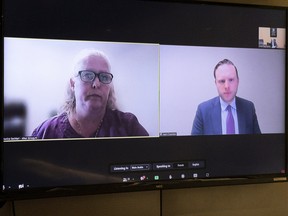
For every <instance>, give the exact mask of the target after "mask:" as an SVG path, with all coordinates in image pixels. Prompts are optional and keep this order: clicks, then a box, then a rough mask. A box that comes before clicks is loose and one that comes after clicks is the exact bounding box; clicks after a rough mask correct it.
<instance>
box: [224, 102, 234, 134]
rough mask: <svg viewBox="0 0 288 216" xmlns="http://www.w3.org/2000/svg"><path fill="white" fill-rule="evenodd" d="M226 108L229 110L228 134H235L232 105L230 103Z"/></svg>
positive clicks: (227, 120)
mask: <svg viewBox="0 0 288 216" xmlns="http://www.w3.org/2000/svg"><path fill="white" fill-rule="evenodd" d="M226 110H227V111H228V114H227V119H226V134H235V125H234V118H233V115H232V111H231V106H230V105H228V106H227V108H226Z"/></svg>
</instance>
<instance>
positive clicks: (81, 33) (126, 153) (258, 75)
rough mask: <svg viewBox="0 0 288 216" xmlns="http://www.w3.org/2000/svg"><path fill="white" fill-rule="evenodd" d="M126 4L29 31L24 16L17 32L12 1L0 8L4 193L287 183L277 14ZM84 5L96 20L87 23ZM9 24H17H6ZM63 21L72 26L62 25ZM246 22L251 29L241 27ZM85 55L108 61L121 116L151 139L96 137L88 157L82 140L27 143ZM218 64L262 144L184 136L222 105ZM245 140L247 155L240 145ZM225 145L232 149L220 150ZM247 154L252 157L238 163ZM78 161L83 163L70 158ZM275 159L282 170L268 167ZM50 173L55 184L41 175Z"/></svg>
mask: <svg viewBox="0 0 288 216" xmlns="http://www.w3.org/2000/svg"><path fill="white" fill-rule="evenodd" d="M128 2H129V4H128V5H127V4H126V5H125V4H122V3H119V2H118V3H117V2H115V4H113V6H111V5H109V3H108V2H106V3H105V2H97V5H94V4H96V3H91V4H92V5H91V6H89V7H85V6H82V7H77V11H74V10H76V9H74V7H73V4H74V3H71V5H70V6H69V12H68V10H67V11H66V10H64V11H61V14H62V15H61V17H59V14H58V15H56V16H55V17H51V18H50V20H46V18H45V16H42V15H41V13H40V12H41V11H38V13H37V16H39V18H38V19H37V20H34V19H33V21H34V22H31V19H32V17H33V12H31V13H32V14H31V15H30V16H28V17H26V19H23V20H21V21H20V20H19V19H20V17H21V14H22V13H23V12H21V11H19V10H18V9H17V7H15V8H14V7H9V4H11V3H13V1H11V3H8V2H7V3H6V7H7V8H8V7H9V10H6V12H5V13H7V14H6V15H7V16H6V17H7V19H6V25H5V29H4V30H5V31H4V36H5V37H4V113H5V118H4V137H3V140H4V145H5V147H4V151H5V152H4V153H5V155H6V157H5V158H6V165H5V166H7V167H8V166H9V170H10V171H9V170H8V169H7V173H6V175H5V178H6V184H5V187H6V189H7V188H9V189H15V188H16V189H22V188H28V187H37V186H42V185H49V186H51V185H54V184H55V185H59V184H68V183H69V184H71V185H73V184H76V185H77V184H79V183H83V184H95V183H107V182H130V181H146V180H148V181H150V180H163V179H164V180H171V179H191V178H210V177H225V176H241V175H243V174H245V175H246V174H251V175H253V174H255V173H256V174H266V173H284V172H285V160H284V156H283V155H284V153H285V139H284V138H283V134H284V133H285V118H286V116H285V109H286V108H285V100H286V99H285V98H286V95H285V94H286V93H285V88H286V87H285V85H286V83H285V80H286V77H285V73H286V70H287V69H286V49H285V48H286V38H287V37H286V29H285V27H286V21H285V19H286V11H285V10H281V9H271V8H269V9H268V8H267V9H265V8H249V7H234V6H225V7H223V6H220V5H209V4H208V5H199V4H185V3H172V2H170V3H167V2H166V3H161V2H157V1H148V2H144V1H128ZM93 5H94V6H95V7H97V8H102V10H97V11H98V12H97V13H94V11H92V8H93ZM47 7H48V8H49V5H47ZM70 7H71V8H70ZM51 8H52V7H51ZM131 8H133V10H131ZM46 9H47V8H46ZM120 11H121V13H120ZM160 11H161V13H160ZM74 12H75V13H74ZM76 12H77V13H76ZM92 12H93V13H92ZM15 13H16V14H19V16H16V17H13V16H12V14H15ZM81 13H83V14H86V15H87V14H89V15H87V16H86V20H83V19H84V18H83V17H74V16H73V15H71V14H81ZM44 14H45V13H43V15H44ZM112 14H113V16H112ZM207 14H209V16H208V15H207ZM219 14H221V16H219ZM243 14H245V16H243ZM71 16H72V18H73V19H72V20H73V21H74V22H71V19H70V21H68V20H69V19H67V18H68V17H70V18H71ZM252 18H253V20H254V22H249V20H251V19H252ZM57 19H60V20H62V22H59V20H57ZM104 20H105V21H104ZM187 20H190V22H187ZM196 20H197V21H196ZM228 20H230V21H229V22H228ZM38 22H39V23H38ZM11 23H14V24H13V25H11ZM52 23H53V25H52ZM243 23H245V25H243ZM40 24H41V25H40ZM62 25H64V26H65V28H63V26H62ZM24 26H25V28H24ZM36 26H37V28H35V27H36ZM48 26H49V27H48ZM91 26H93V28H91ZM94 26H95V27H94ZM17 27H18V28H17ZM75 27H77V29H78V30H77V32H75ZM31 29H33V31H29V30H31ZM45 29H50V30H49V32H47V30H45ZM91 48H93V49H96V50H99V51H101V52H103V53H105V55H106V56H107V58H108V59H109V62H110V64H111V73H112V74H113V81H112V82H113V85H114V90H115V96H116V102H117V106H118V109H119V110H121V111H122V112H129V113H132V114H133V115H135V116H136V118H137V120H138V122H139V123H140V124H141V125H142V126H143V128H145V130H146V131H147V132H148V134H149V138H146V136H145V137H142V136H139V137H135V136H131V137H130V136H123V137H119V136H115V137H101V139H98V138H97V139H94V138H93V139H92V140H93V141H95V142H97V140H100V142H97V146H96V145H95V143H94V142H92V141H91V139H84V138H80V139H79V138H73V139H72V138H69V137H67V138H65V139H61V140H59V142H57V143H56V142H54V141H55V139H54V138H53V137H51V138H50V139H49V140H47V141H46V140H41V139H37V138H36V137H35V136H33V135H32V133H33V131H34V130H35V128H36V127H38V126H39V125H41V124H42V123H43V122H44V121H46V120H47V119H51V118H53V117H55V116H57V113H58V111H59V107H60V106H61V105H62V104H63V101H64V97H65V93H66V90H67V85H69V83H70V78H71V77H73V69H72V68H73V61H74V58H75V56H77V54H78V53H79V52H81V51H82V50H85V49H91ZM224 59H229V60H230V61H231V62H233V64H234V65H235V66H236V67H237V71H238V75H239V84H238V91H237V94H236V96H237V97H240V98H244V99H245V100H248V101H250V102H252V103H253V105H254V108H255V113H256V115H257V121H258V124H259V128H260V130H261V134H262V135H263V136H261V137H260V138H259V137H258V136H256V137H254V136H250V134H243V137H242V136H241V137H242V138H241V140H242V141H241V140H240V139H237V136H236V138H235V136H229V135H228V136H217V135H219V134H217V135H216V134H209V135H211V136H209V137H206V136H194V135H193V134H192V128H193V122H194V121H195V117H196V114H197V109H198V106H199V105H200V104H201V103H203V102H206V101H208V100H210V99H213V98H215V97H218V96H219V92H218V90H217V86H216V84H215V78H214V75H213V71H214V68H215V66H216V65H217V63H218V62H220V61H222V60H224ZM98 76H99V75H98ZM98 78H99V77H98ZM267 86H269V88H268V87H267ZM267 101H268V102H267ZM271 113H277V115H271ZM238 121H239V122H240V121H241V120H240V118H239V119H238ZM218 127H220V126H218ZM215 135H216V136H215ZM187 137H189V138H188V139H187ZM204 137H205V138H204ZM123 138H124V139H123ZM115 139H117V144H116V143H115V142H114V141H115ZM246 140H248V142H245V141H246ZM251 140H252V141H253V145H252V146H250V145H249V146H247V145H246V144H248V143H250V142H251ZM36 141H37V142H36ZM243 142H244V143H243ZM59 143H60V144H61V145H59ZM191 143H192V144H193V145H191ZM203 143H204V144H205V146H204V147H203V145H204V144H203ZM231 143H232V144H233V148H232V147H229V148H227V146H228V145H229V144H231ZM263 143H265V146H264V147H263V146H262V144H263ZM23 145H26V146H25V147H24V146H23ZM175 145H177V151H175ZM83 146H84V147H85V148H83ZM173 147H174V148H173ZM15 149H17V150H15ZM67 149H69V151H67ZM99 149H100V150H101V151H99ZM111 149H113V151H111ZM219 149H221V150H222V151H221V152H220V151H219ZM247 149H248V150H249V156H247V155H245V160H243V157H244V156H243V155H244V152H247V151H246V150H247ZM260 149H261V151H260ZM271 149H273V152H271ZM75 152H77V154H76V155H77V158H81V159H83V158H85V160H84V161H79V160H78V159H76V158H75ZM160 153H161V154H160ZM7 155H12V156H13V157H14V158H16V159H17V160H16V162H15V161H12V159H9V158H8V157H7ZM52 155H53V158H52ZM103 155H105V158H103ZM159 155H161V157H160V156H159ZM279 155H280V157H281V159H280V160H279V162H278V163H271V161H275V160H274V159H275V158H277V157H278V158H279ZM282 156H283V158H282ZM218 158H221V161H219V160H218ZM263 158H266V159H265V160H264V159H263ZM179 159H180V160H179ZM257 164H263V167H262V166H261V167H259V166H257ZM33 167H34V168H35V169H34V168H33ZM239 167H240V168H241V169H240V168H239ZM51 168H53V170H54V171H55V170H56V171H57V174H59V175H60V176H46V175H45V173H44V172H42V171H43V170H47V171H49V170H50V169H51ZM238 168H239V169H238ZM12 170H13V173H12ZM15 170H17V171H18V172H16V173H15ZM41 170H42V171H41ZM67 170H72V171H73V172H69V173H66V171H67ZM58 171H59V172H58ZM27 173H28V174H29V175H27ZM60 173H61V174H60ZM20 176H22V177H20ZM23 176H25V178H24V179H21V178H23ZM35 176H36V177H37V178H35ZM83 176H85V177H84V178H83ZM39 179H40V181H39ZM41 179H42V180H43V179H44V180H43V181H41ZM60 179H61V180H60Z"/></svg>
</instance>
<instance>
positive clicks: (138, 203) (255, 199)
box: [0, 182, 288, 216]
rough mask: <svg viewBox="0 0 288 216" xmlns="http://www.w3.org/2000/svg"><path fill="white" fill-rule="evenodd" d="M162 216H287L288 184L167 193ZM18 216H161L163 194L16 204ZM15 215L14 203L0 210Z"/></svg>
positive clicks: (154, 192) (68, 198)
mask: <svg viewBox="0 0 288 216" xmlns="http://www.w3.org/2000/svg"><path fill="white" fill-rule="evenodd" d="M162 201H163V202H162V215H163V216H218V215H219V216H250V215H251V216H284V215H288V183H287V182H285V183H283V182H282V183H270V184H251V185H234V186H218V187H205V188H191V189H178V190H166V191H165V190H164V191H163V193H162ZM15 213H16V216H48V215H49V216H50V215H53V216H66V215H69V216H74V215H75V216H76V215H77V216H78V215H85V216H89V215H104V216H112V215H117V216H135V215H137V216H142V215H143V216H160V192H159V191H147V192H133V193H119V194H104V195H93V196H79V197H60V198H49V199H36V200H22V201H16V202H15ZM0 215H1V216H13V214H12V203H11V202H8V203H6V204H5V206H4V207H3V208H2V209H0Z"/></svg>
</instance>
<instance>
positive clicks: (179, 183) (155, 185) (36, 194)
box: [0, 0, 288, 201]
mask: <svg viewBox="0 0 288 216" xmlns="http://www.w3.org/2000/svg"><path fill="white" fill-rule="evenodd" d="M156 1H157V0H156ZM165 2H178V3H179V2H182V3H188V4H207V5H220V6H233V7H234V6H235V7H238V6H241V7H249V8H267V9H269V8H271V9H283V10H286V41H288V36H287V27H288V26H287V23H288V8H287V7H281V6H266V5H251V4H241V3H232V4H231V3H223V2H209V1H189V0H186V1H185V0H183V1H173V0H170V1H169V0H167V1H165ZM2 4H5V1H4V2H3V3H2ZM2 8H4V7H2ZM2 14H4V12H3V11H2ZM3 25H5V16H2V27H1V36H2V38H1V40H2V41H1V50H2V52H1V55H2V56H1V61H2V63H3V58H4V28H3ZM287 69H288V54H287V45H286V77H285V82H286V84H285V87H286V89H285V94H286V95H288V87H287V83H288V75H287ZM3 76H4V65H3V64H2V77H3ZM1 90H2V96H1V97H2V99H1V104H2V107H3V104H4V102H3V101H4V79H2V85H1ZM287 107H288V100H287V97H286V101H285V142H286V173H285V174H267V175H255V176H254V175H252V176H245V177H243V176H240V177H237V176H234V177H231V178H211V179H210V178H207V179H187V180H179V179H178V180H169V181H168V180H166V181H157V182H156V181H151V182H131V183H108V184H99V185H73V186H63V187H48V188H45V187H43V188H32V189H27V190H26V189H23V190H21V191H20V190H15V191H8V192H3V191H2V192H1V195H0V201H3V200H4V201H6V200H19V199H31V198H32V199H33V198H46V197H58V196H74V195H89V194H103V193H117V192H133V191H145V190H165V189H179V188H193V187H211V186H227V185H241V184H259V183H273V182H287V178H288V150H287V148H288V147H287V142H288V141H287V128H288V117H287V113H288V112H287ZM1 118H2V120H3V118H4V111H3V109H2V115H1ZM1 134H2V137H3V130H2V131H1ZM1 142H2V143H3V141H1ZM2 150H3V148H2V146H1V156H2ZM3 172H4V171H3V160H2V157H1V181H2V179H3V178H2V177H3ZM1 185H3V184H2V182H1Z"/></svg>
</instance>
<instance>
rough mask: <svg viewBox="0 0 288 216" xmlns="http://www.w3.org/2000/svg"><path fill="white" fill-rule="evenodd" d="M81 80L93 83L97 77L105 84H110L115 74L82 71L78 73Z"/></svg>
mask: <svg viewBox="0 0 288 216" xmlns="http://www.w3.org/2000/svg"><path fill="white" fill-rule="evenodd" d="M78 74H79V76H80V79H81V80H82V81H83V82H93V81H94V80H95V79H96V77H98V79H99V81H100V82H101V83H104V84H109V83H111V82H112V79H113V74H111V73H107V72H98V73H96V72H94V71H90V70H82V71H79V72H78Z"/></svg>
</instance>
